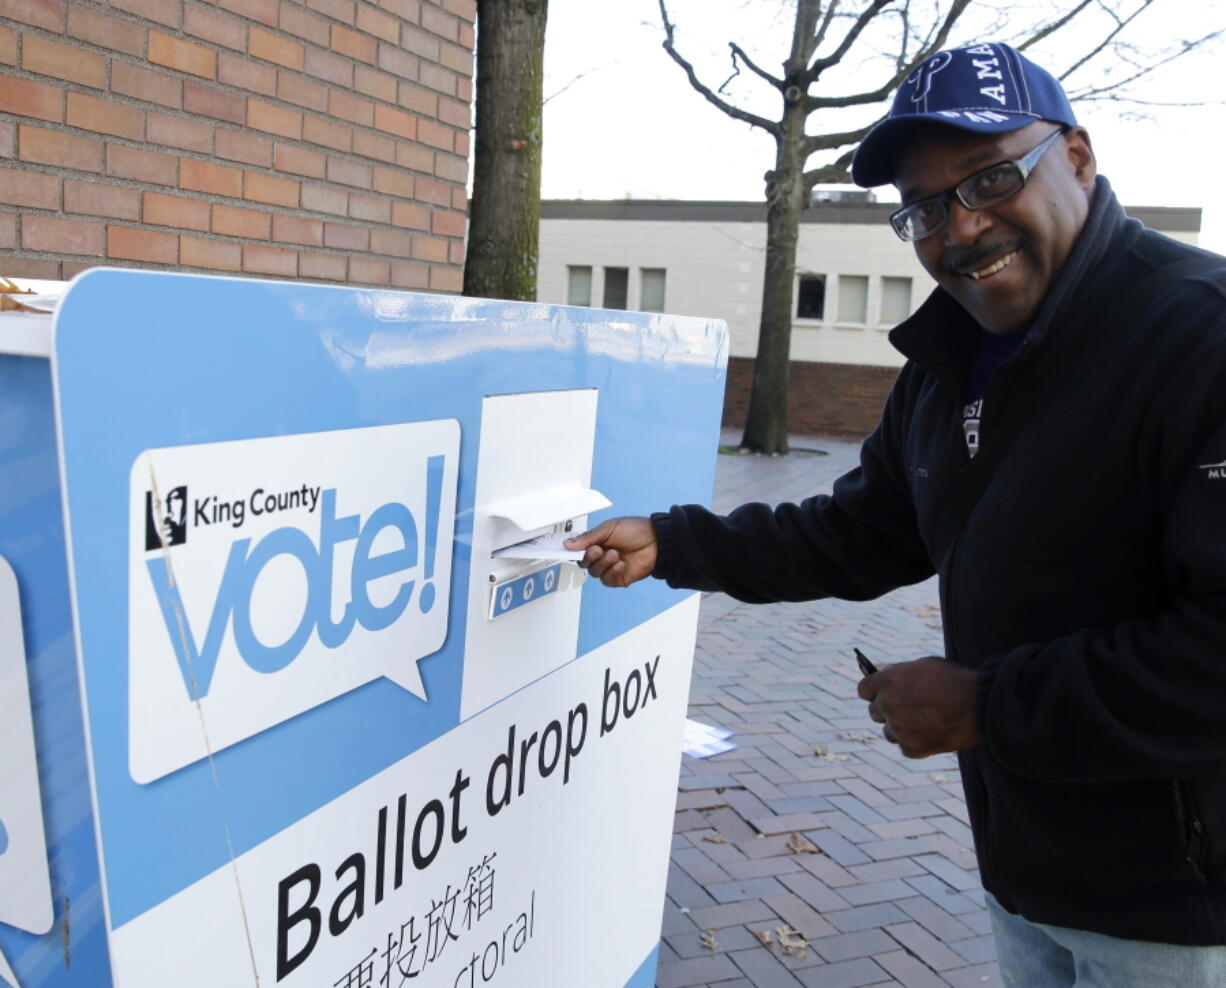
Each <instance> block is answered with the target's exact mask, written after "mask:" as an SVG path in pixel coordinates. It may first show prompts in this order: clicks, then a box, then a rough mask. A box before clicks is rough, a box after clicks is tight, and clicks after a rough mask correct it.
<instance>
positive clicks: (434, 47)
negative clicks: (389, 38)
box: [400, 24, 439, 62]
mask: <svg viewBox="0 0 1226 988" xmlns="http://www.w3.org/2000/svg"><path fill="white" fill-rule="evenodd" d="M400 46H401V47H402V48H404V49H405V50H406V51H411V52H412V53H413V54H414V55H420V56H421V57H422V58H423V59H425V60H426V61H427V62H437V61H438V52H439V40H438V38H436V37H434V35H432V34H427V33H426V32H425V31H423V30H422V29H421V28H419V27H414V26H413V25H412V24H405V25H404V27H402V28H401V30H400Z"/></svg>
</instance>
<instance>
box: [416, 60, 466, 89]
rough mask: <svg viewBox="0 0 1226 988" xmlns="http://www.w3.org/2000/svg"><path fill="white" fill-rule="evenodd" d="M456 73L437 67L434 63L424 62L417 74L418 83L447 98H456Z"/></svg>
mask: <svg viewBox="0 0 1226 988" xmlns="http://www.w3.org/2000/svg"><path fill="white" fill-rule="evenodd" d="M458 78H459V76H457V75H456V74H455V73H454V72H452V71H451V70H450V69H445V68H443V67H442V66H441V65H436V64H434V63H433V62H422V63H421V67H420V69H418V72H417V81H418V82H420V83H421V84H422V85H423V86H426V87H427V88H429V89H433V90H435V91H436V92H440V93H443V94H444V95H446V96H454V95H455V91H456V79H458Z"/></svg>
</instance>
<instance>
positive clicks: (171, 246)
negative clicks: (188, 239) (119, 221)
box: [106, 226, 179, 264]
mask: <svg viewBox="0 0 1226 988" xmlns="http://www.w3.org/2000/svg"><path fill="white" fill-rule="evenodd" d="M106 256H107V257H118V258H122V259H124V260H126V261H150V262H153V263H155V264H177V263H178V262H179V235H178V234H176V233H157V232H156V231H154V230H142V229H140V228H139V227H132V226H108V227H107V228H106Z"/></svg>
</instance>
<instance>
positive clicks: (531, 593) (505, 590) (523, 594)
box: [490, 563, 562, 618]
mask: <svg viewBox="0 0 1226 988" xmlns="http://www.w3.org/2000/svg"><path fill="white" fill-rule="evenodd" d="M561 572H562V564H561V563H554V564H553V565H552V566H550V567H549V568H548V569H541V570H537V571H536V572H535V573H529V574H528V575H527V576H521V577H519V578H517V579H514V580H508V581H507V582H506V583H499V584H498V585H497V586H495V587H494V589H493V599H492V606H491V607H490V617H491V618H497V617H502V615H504V614H506V613H507V612H509V611H513V610H516V609H517V608H520V607H523V606H524V604H530V603H532V601H534V600H539V599H540V598H542V597H548V596H549V595H550V594H551V593H553V592H554V591H556V590H557V589H558V579H559V577H560V575H561Z"/></svg>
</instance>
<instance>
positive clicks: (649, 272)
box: [639, 268, 664, 312]
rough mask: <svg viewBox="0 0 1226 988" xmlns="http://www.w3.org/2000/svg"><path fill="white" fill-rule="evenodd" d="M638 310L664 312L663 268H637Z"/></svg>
mask: <svg viewBox="0 0 1226 988" xmlns="http://www.w3.org/2000/svg"><path fill="white" fill-rule="evenodd" d="M639 308H640V309H641V310H642V311H643V312H663V311H664V268H639Z"/></svg>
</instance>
